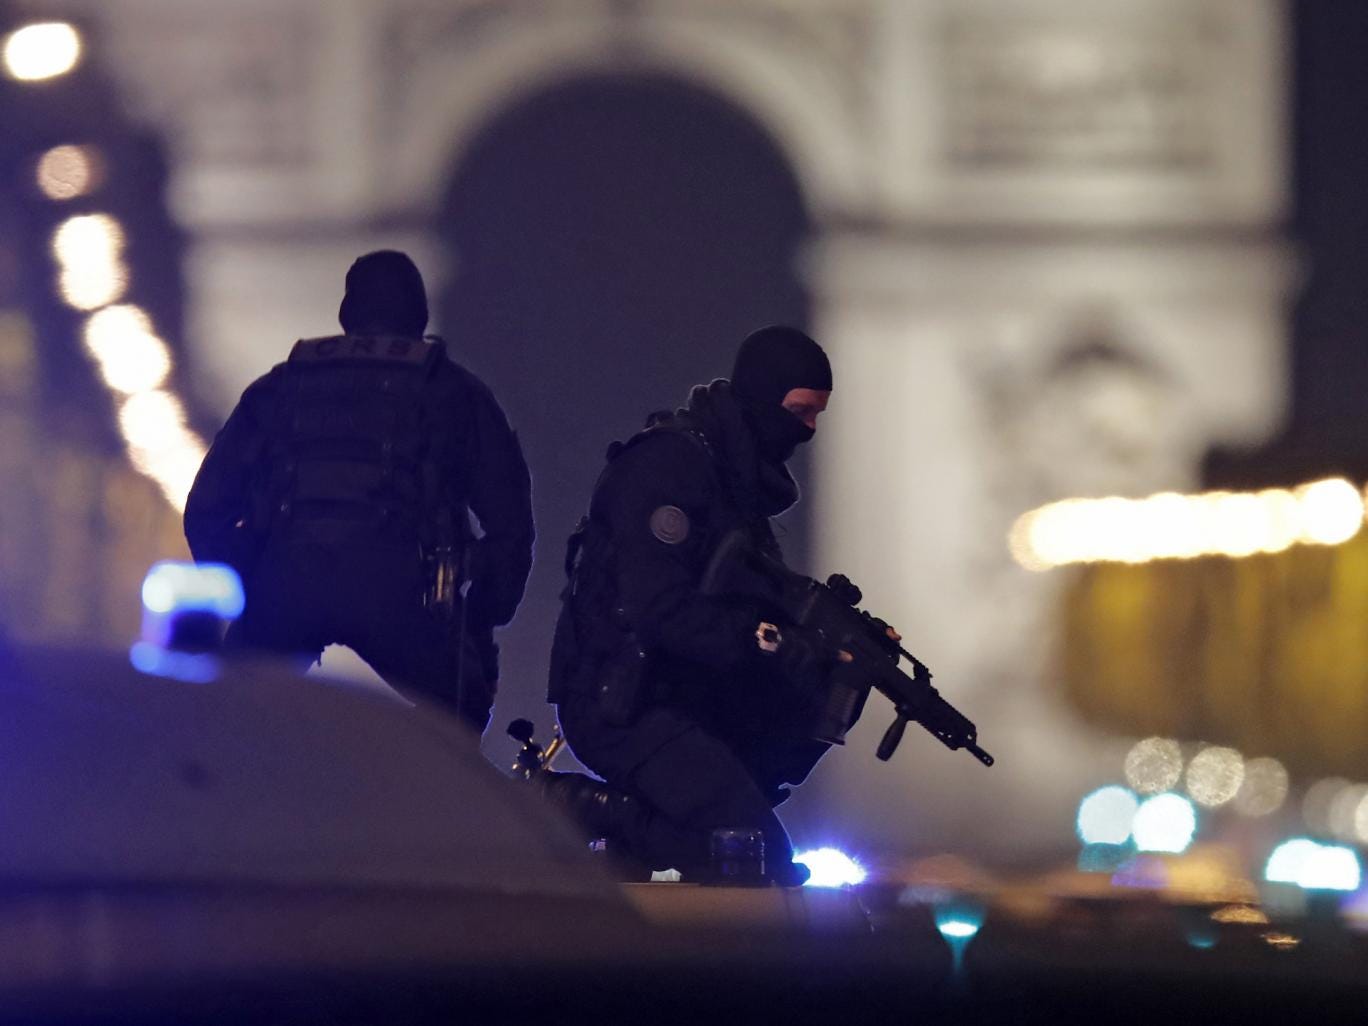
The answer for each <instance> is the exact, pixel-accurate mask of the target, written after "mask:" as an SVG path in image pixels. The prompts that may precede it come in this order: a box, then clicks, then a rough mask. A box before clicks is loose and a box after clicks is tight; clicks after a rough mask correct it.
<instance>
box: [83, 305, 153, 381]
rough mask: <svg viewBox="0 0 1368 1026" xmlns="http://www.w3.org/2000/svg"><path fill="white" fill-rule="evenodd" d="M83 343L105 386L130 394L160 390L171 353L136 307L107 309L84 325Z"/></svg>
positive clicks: (149, 321)
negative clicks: (98, 369) (97, 367)
mask: <svg viewBox="0 0 1368 1026" xmlns="http://www.w3.org/2000/svg"><path fill="white" fill-rule="evenodd" d="M85 344H86V348H87V349H88V350H89V351H90V354H91V356H93V357H94V358H95V361H96V363H97V364H98V365H99V368H100V374H101V376H102V377H103V378H104V381H105V384H106V385H108V386H109V387H110V388H112V389H113V390H114V391H116V392H122V393H123V394H125V395H132V394H133V393H135V392H149V391H152V390H153V389H156V388H160V387H161V386H162V385H163V384H165V382H166V378H167V376H168V375H169V374H170V373H171V351H170V350H169V349H168V348H167V346H166V343H165V342H163V341H162V340H161V339H160V338H158V337H157V336H156V335H155V334H154V333H153V331H152V321H151V320H150V319H149V318H148V316H147V314H146V313H144V312H143V310H141V309H140V308H139V307H136V306H110V307H106V308H105V309H103V310H101V311H99V312H98V313H96V314H93V315H92V316H91V318H90V320H88V321H87V322H86V328H85Z"/></svg>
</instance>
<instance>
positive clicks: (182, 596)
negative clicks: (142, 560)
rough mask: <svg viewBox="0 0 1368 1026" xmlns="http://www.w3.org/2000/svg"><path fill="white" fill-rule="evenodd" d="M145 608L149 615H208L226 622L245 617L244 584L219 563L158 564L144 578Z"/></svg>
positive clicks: (231, 571)
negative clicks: (181, 613)
mask: <svg viewBox="0 0 1368 1026" xmlns="http://www.w3.org/2000/svg"><path fill="white" fill-rule="evenodd" d="M142 600H143V607H144V608H145V609H146V610H147V611H148V612H149V613H156V614H159V615H165V614H167V613H173V612H194V611H200V610H203V611H206V612H211V613H214V614H216V615H218V616H221V617H223V618H224V619H228V620H231V619H235V618H236V617H238V616H241V615H242V610H243V606H244V599H243V593H242V582H241V581H240V580H239V579H238V575H237V573H236V572H235V571H234V570H233V569H232V567H228V566H224V565H222V564H220V563H201V564H195V563H182V562H177V561H172V560H167V561H165V562H161V563H156V564H154V565H153V567H152V569H150V570H149V571H148V572H147V576H146V577H145V578H143V586H142Z"/></svg>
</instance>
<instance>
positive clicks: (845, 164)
mask: <svg viewBox="0 0 1368 1026" xmlns="http://www.w3.org/2000/svg"><path fill="white" fill-rule="evenodd" d="M610 29H611V25H610V23H608V22H601V23H587V24H586V23H579V22H574V23H567V24H564V25H561V26H559V27H557V28H556V29H555V30H554V31H548V30H547V29H546V27H545V26H539V25H538V24H537V23H534V22H530V21H529V22H528V23H527V24H522V25H518V26H516V27H514V28H511V29H509V30H507V31H506V32H505V33H504V34H503V35H501V36H500V37H499V38H497V39H492V40H487V41H484V42H483V43H482V44H481V45H480V46H479V47H478V48H476V49H474V50H473V51H471V52H468V53H464V54H453V53H452V52H451V51H449V50H445V49H437V48H434V49H433V50H432V51H431V52H430V53H428V54H426V55H424V56H423V57H420V59H419V61H418V66H417V67H416V68H415V69H413V70H412V72H411V85H410V89H409V99H408V101H407V103H406V104H405V105H404V108H403V109H402V111H401V112H400V114H399V118H398V124H397V128H396V130H395V134H394V138H393V143H394V144H393V147H392V152H393V153H395V154H396V155H398V159H397V162H396V163H394V164H391V165H390V166H389V168H388V173H387V175H386V177H385V178H384V180H381V181H379V182H377V189H378V190H379V192H380V195H379V196H378V197H377V198H378V200H379V203H378V205H379V206H380V207H381V208H382V209H384V210H388V211H401V210H402V211H414V210H417V211H421V212H423V213H430V212H432V211H435V210H436V209H437V208H438V207H439V205H440V203H441V202H442V200H443V197H444V190H445V188H446V184H447V175H448V173H449V172H450V170H451V169H452V168H455V167H459V166H460V164H461V162H462V160H463V158H464V156H465V153H466V150H467V148H468V147H469V146H470V144H471V143H472V141H473V140H475V139H476V138H478V137H479V135H480V132H481V131H482V129H483V128H484V127H485V126H487V125H488V124H491V123H492V122H494V121H495V120H497V119H498V118H499V116H500V115H501V113H502V112H504V111H506V110H508V109H510V108H512V107H514V106H516V105H517V104H518V103H519V102H520V101H521V100H523V99H525V98H527V97H530V96H533V95H535V94H537V93H540V92H543V91H545V90H547V89H550V88H554V87H555V85H556V84H557V83H558V82H562V81H566V80H570V79H574V78H577V77H581V76H585V75H594V74H603V73H624V72H627V73H643V74H659V75H667V76H675V77H678V78H681V79H683V80H685V81H687V82H690V83H692V84H694V85H697V86H698V87H700V88H702V89H704V90H708V91H712V92H714V93H716V94H717V95H719V96H720V97H722V98H723V99H726V100H728V101H729V102H731V103H733V104H735V105H736V106H737V107H739V108H740V109H741V110H743V111H745V112H747V113H748V114H750V115H751V116H752V117H753V118H755V119H756V121H757V122H758V123H759V124H760V125H761V126H763V127H764V129H765V130H766V131H767V132H768V133H769V134H770V135H771V137H772V138H773V139H774V141H775V143H776V145H777V146H778V147H779V149H780V150H781V152H783V153H784V155H785V156H786V158H787V159H788V162H789V164H790V166H791V167H792V168H793V169H794V172H795V175H796V176H797V178H798V181H799V184H800V188H801V190H802V193H803V196H804V199H805V203H806V206H807V208H808V211H809V215H810V217H811V218H812V219H813V220H814V221H820V219H821V217H822V215H823V213H825V212H830V211H832V210H835V209H849V208H850V207H852V206H855V205H858V203H859V201H860V198H861V197H863V196H866V195H867V194H868V193H869V191H870V173H869V167H870V164H871V163H872V162H871V161H869V160H867V159H863V156H862V154H861V140H860V139H859V138H858V134H857V131H856V126H857V124H858V122H859V120H860V119H859V117H858V116H857V115H856V114H855V113H854V112H852V111H850V110H847V109H846V105H845V103H844V100H843V98H844V97H845V95H846V94H845V92H844V91H843V90H842V89H841V88H840V87H839V83H836V82H833V81H831V75H830V72H829V71H827V70H825V69H821V68H818V67H816V66H807V67H804V66H803V62H802V61H800V60H793V59H791V57H792V55H790V54H786V52H785V51H784V50H782V49H776V48H775V46H774V45H773V40H772V39H769V38H764V37H762V38H750V37H748V36H746V35H744V34H740V35H728V34H726V33H725V32H723V31H721V30H720V29H719V27H718V26H715V25H714V26H706V25H701V26H668V25H659V26H657V25H653V26H650V27H649V28H645V27H643V28H642V29H641V30H640V32H639V38H638V37H635V36H634V38H633V39H632V41H631V42H632V49H631V53H630V56H628V55H626V54H625V52H624V51H621V50H619V49H617V48H615V47H614V45H613V39H612V35H611V31H610ZM434 125H440V126H442V127H441V130H440V131H433V126H434Z"/></svg>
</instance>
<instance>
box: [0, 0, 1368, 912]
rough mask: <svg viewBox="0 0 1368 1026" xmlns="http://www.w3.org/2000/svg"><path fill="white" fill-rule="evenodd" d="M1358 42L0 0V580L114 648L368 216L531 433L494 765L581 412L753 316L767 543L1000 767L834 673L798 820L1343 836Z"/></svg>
mask: <svg viewBox="0 0 1368 1026" xmlns="http://www.w3.org/2000/svg"><path fill="white" fill-rule="evenodd" d="M1365 46H1368V9H1364V8H1363V7H1362V5H1359V4H1352V3H1342V4H1341V3H1313V2H1305V3H1290V2H1289V3H1283V2H1278V0H519V2H512V0H326V2H325V0H269V2H267V0H238V2H235V3H233V4H223V3H216V2H210V0H174V2H173V0H121V2H119V3H117V4H113V3H105V2H98V0H60V2H59V0H50V2H36V0H35V2H17V0H9V2H4V0H0V47H3V50H2V51H0V170H2V173H3V179H0V419H2V420H3V424H4V430H3V436H2V437H3V444H0V622H2V623H4V624H5V625H6V627H7V628H8V630H9V632H10V633H11V634H12V635H14V636H16V637H18V638H20V639H25V640H43V641H63V640H91V639H94V640H97V641H99V642H101V643H106V644H110V645H115V646H120V645H124V644H126V643H127V642H128V641H129V639H130V638H131V637H132V636H133V634H134V633H135V632H136V620H137V614H138V606H137V599H136V596H137V585H138V582H139V581H140V579H141V576H142V574H143V572H144V571H145V569H146V567H147V565H148V564H149V563H150V562H152V561H153V560H154V559H156V558H161V557H167V556H177V555H181V556H183V555H184V553H185V550H184V543H183V540H182V538H181V535H180V527H179V511H180V507H181V505H182V504H183V501H184V496H185V493H186V490H187V489H188V487H189V483H190V480H191V479H192V477H193V474H194V472H195V469H196V468H197V466H198V462H199V460H200V458H202V455H203V452H204V449H205V446H206V445H207V442H208V440H210V439H211V438H212V436H213V433H214V431H215V430H216V429H217V427H218V426H219V425H220V424H221V423H222V420H223V418H224V417H225V416H226V414H227V411H228V410H229V409H231V406H232V404H233V403H234V402H235V400H236V398H237V396H238V394H239V393H240V392H241V390H242V389H243V387H245V386H246V384H247V383H249V382H250V381H251V380H252V379H254V378H255V377H256V376H258V375H259V374H261V373H264V372H265V371H266V370H267V369H269V368H270V366H271V365H272V364H274V363H276V362H278V361H279V360H281V359H283V358H284V357H285V355H286V354H287V353H288V351H289V347H290V345H291V344H292V342H293V341H294V340H295V339H296V338H299V337H306V336H315V335H321V334H326V333H329V332H331V331H333V330H335V324H336V310H337V304H338V302H339V301H340V299H341V289H342V278H343V274H344V273H345V271H346V268H347V266H348V265H349V264H350V262H351V260H352V259H353V258H354V257H355V256H357V255H359V254H360V253H362V252H365V251H367V250H371V249H375V248H379V247H395V248H401V249H404V250H407V251H408V252H410V253H411V254H412V255H413V256H414V257H415V259H416V260H417V262H418V263H419V266H420V267H421V268H422V270H423V272H424V274H425V276H426V279H427V283H428V288H429V294H430V300H431V306H432V308H433V311H434V322H433V324H432V329H433V330H435V331H437V332H438V333H440V334H442V335H444V336H445V337H446V338H447V339H448V340H449V341H450V343H451V345H452V348H453V352H454V355H455V356H456V357H457V358H458V359H459V360H460V361H461V362H463V363H464V364H466V365H467V366H469V367H470V368H471V369H472V370H474V371H475V372H476V373H477V374H479V375H480V376H481V377H483V378H484V379H485V380H486V381H487V382H488V383H489V384H490V385H491V387H492V388H493V389H494V391H495V393H496V394H497V395H498V397H499V399H500V401H501V402H502V403H503V404H504V406H505V409H506V410H507V411H508V414H509V417H510V419H511V421H512V422H513V424H514V426H515V427H516V428H517V430H518V431H519V433H520V435H521V438H522V441H523V444H524V447H525V449H526V454H527V457H528V460H529V463H530V465H531V468H532V473H533V481H534V501H535V509H536V515H537V526H538V531H539V539H538V543H537V563H536V566H535V569H534V572H533V577H532V580H531V584H530V587H529V591H528V596H527V599H526V601H525V603H524V605H523V607H522V609H521V611H520V613H519V616H518V618H517V620H516V621H515V623H514V625H513V626H512V627H511V628H510V629H508V630H506V631H505V632H503V635H502V638H501V642H502V646H503V667H504V679H503V682H502V686H501V692H500V698H499V702H498V705H497V707H496V711H495V718H494V728H493V729H492V730H491V731H490V732H489V734H488V736H487V737H486V738H485V742H484V747H485V750H486V753H487V754H488V755H489V756H490V757H491V758H492V759H494V760H495V761H496V762H499V763H503V762H504V761H506V759H507V758H508V756H509V755H510V754H511V745H512V743H511V742H509V741H508V740H507V739H506V738H505V737H503V735H502V732H501V729H502V725H503V724H504V723H506V722H507V721H508V720H509V719H511V718H513V717H514V716H528V717H530V718H531V719H533V720H534V721H536V722H538V723H539V724H540V725H541V726H542V728H543V730H545V729H546V727H547V726H548V724H549V720H550V710H549V708H548V707H547V706H545V704H544V699H543V689H544V678H545V672H546V658H547V653H548V651H549V646H550V635H551V626H552V623H553V621H554V617H555V613H556V608H557V603H556V595H557V592H558V591H559V589H560V587H561V583H562V582H561V580H560V577H561V562H560V557H561V554H562V551H563V546H564V542H565V538H566V535H567V534H568V532H569V530H570V528H571V527H572V526H573V524H574V522H575V520H576V519H577V518H578V516H579V515H580V513H581V512H582V511H583V509H584V506H585V503H586V501H587V498H588V494H589V491H590V488H591V486H592V484H593V481H594V479H595V477H596V476H597V474H598V472H599V470H600V469H601V466H602V460H603V453H604V449H605V448H606V446H607V444H608V443H609V442H610V441H612V440H613V439H620V438H625V437H627V436H628V435H630V434H632V433H633V432H634V431H635V430H636V429H637V428H638V427H639V426H640V424H641V422H642V420H643V418H644V417H645V415H646V414H647V413H649V412H650V411H652V410H657V409H661V408H665V407H669V406H673V405H677V404H678V403H679V402H681V401H682V400H683V398H684V396H685V394H686V392H687V389H688V388H689V386H690V385H692V384H694V383H697V382H701V381H707V380H709V379H711V378H713V377H718V376H724V375H725V374H726V373H727V371H728V369H729V366H730V357H731V354H732V353H733V351H734V349H735V346H736V344H737V342H738V341H739V340H740V339H741V338H742V337H743V336H744V335H745V334H746V333H747V332H748V331H750V330H752V329H753V328H755V327H758V326H760V325H763V324H767V323H773V322H786V323H790V324H794V325H798V326H801V327H804V328H805V329H807V330H808V331H809V332H810V333H811V334H813V335H814V336H815V337H816V338H817V339H818V340H819V341H821V342H822V343H823V345H824V346H826V348H827V349H828V351H829V353H830V354H831V356H832V360H833V363H834V366H835V376H836V391H835V395H834V398H833V402H832V405H831V409H830V412H829V413H827V415H826V416H825V417H824V418H823V423H822V431H821V434H820V437H819V439H818V440H817V441H816V443H815V444H814V445H813V446H811V447H810V448H811V450H812V451H811V452H810V453H807V454H805V457H804V462H803V464H802V465H801V466H800V467H799V469H798V476H799V478H800V480H801V481H802V483H803V484H804V487H805V491H806V498H805V501H804V502H803V503H801V504H800V506H799V507H798V508H797V510H796V511H795V512H794V513H793V514H791V515H790V516H789V517H787V518H786V520H785V523H784V537H783V541H784V544H785V547H786V549H787V551H788V553H789V556H790V561H791V562H792V563H793V564H794V565H795V566H796V567H798V568H800V569H803V570H805V571H807V572H809V573H812V574H814V575H816V576H820V577H825V576H826V574H828V573H830V572H832V571H837V570H839V571H842V572H844V573H846V574H848V575H849V576H850V577H852V578H853V579H854V580H855V581H856V582H857V583H858V584H859V585H860V586H861V587H862V588H863V590H864V594H865V599H866V603H867V605H868V606H869V607H870V608H871V609H872V610H873V611H875V612H876V613H878V614H879V615H880V616H882V617H884V618H885V619H888V620H889V621H891V622H893V623H894V624H896V625H897V626H898V627H899V628H900V629H901V631H902V633H903V634H904V635H905V637H906V638H907V642H908V644H909V647H910V648H911V649H912V650H913V651H915V652H916V653H917V654H918V656H919V657H920V658H921V659H923V660H924V661H925V662H927V663H928V664H929V665H930V666H931V668H932V669H933V670H934V671H936V673H937V678H936V679H937V683H938V685H939V686H940V688H941V690H942V692H943V693H944V694H945V695H946V697H948V698H949V699H950V700H951V701H952V702H953V703H954V704H955V705H957V706H958V707H959V708H961V709H962V710H963V711H964V712H965V713H966V714H967V715H969V716H970V718H972V719H974V720H975V721H976V722H977V724H978V726H979V731H980V741H981V743H982V744H983V745H984V747H986V748H987V749H988V750H989V751H991V752H992V753H993V754H994V755H995V756H996V757H997V760H998V761H997V765H996V766H995V767H994V768H992V769H985V768H984V767H982V766H980V765H978V764H977V763H975V762H974V761H973V760H972V759H970V758H968V757H967V756H966V755H964V753H962V752H961V753H952V752H949V751H946V750H945V749H943V748H942V747H941V746H939V745H938V744H936V743H935V742H934V741H933V740H932V739H930V738H929V737H927V736H925V735H922V734H920V733H919V732H916V731H915V730H914V732H913V733H912V734H909V737H908V739H907V741H906V742H905V743H904V745H903V747H902V749H901V750H900V751H899V752H898V754H897V756H896V757H895V758H894V760H893V761H892V762H891V763H888V764H882V763H879V762H877V761H876V760H875V758H874V754H873V753H874V749H875V747H876V744H877V741H878V738H879V736H880V734H881V732H882V731H883V729H884V727H885V726H886V724H887V720H888V718H889V713H890V710H889V709H888V707H887V704H886V703H884V702H883V701H882V699H880V698H879V697H877V696H876V697H874V698H873V699H871V701H870V703H869V707H868V709H867V711H866V713H865V716H864V721H863V722H862V723H861V725H860V726H859V728H857V729H856V730H855V731H854V732H853V733H852V735H851V737H850V739H849V742H848V744H847V746H846V748H844V749H841V750H837V751H835V752H833V753H831V754H830V755H829V756H828V757H827V758H826V760H825V761H824V762H823V763H822V764H821V765H820V766H819V768H818V770H817V771H816V773H815V774H814V776H813V778H812V780H811V781H810V782H809V783H808V784H807V785H805V786H804V787H803V788H802V789H801V791H800V792H799V793H798V794H797V795H796V797H795V798H794V799H793V800H792V801H791V802H790V804H789V805H788V806H786V807H785V809H784V814H785V819H786V822H787V823H788V825H789V826H790V829H791V830H792V831H793V833H794V834H795V837H796V839H797V840H798V841H799V843H800V844H801V845H805V846H816V845H820V844H838V845H840V846H842V847H844V848H846V849H848V850H854V851H856V852H858V853H860V854H861V855H862V856H863V857H865V858H866V859H867V860H870V859H879V858H894V857H924V856H934V855H939V854H945V853H950V854H953V855H955V856H956V857H958V858H962V859H963V860H965V862H967V863H968V864H971V865H973V866H975V867H983V868H984V871H989V870H992V871H997V870H1003V871H1010V870H1012V869H1014V868H1021V867H1031V866H1037V867H1038V866H1050V865H1057V864H1066V863H1067V864H1072V863H1074V862H1075V861H1076V860H1082V864H1084V865H1085V866H1086V865H1096V866H1098V867H1102V868H1105V867H1107V866H1112V865H1115V864H1118V861H1119V860H1122V859H1124V858H1125V857H1127V856H1129V855H1133V854H1134V853H1135V852H1136V851H1160V852H1163V851H1168V852H1178V851H1188V852H1189V853H1190V855H1191V857H1192V858H1194V859H1196V860H1197V864H1198V865H1199V866H1206V867H1208V868H1209V869H1210V872H1211V873H1214V874H1216V876H1217V877H1221V876H1222V875H1224V876H1227V877H1228V876H1240V875H1242V874H1244V875H1248V874H1257V873H1259V872H1261V871H1262V870H1263V868H1264V867H1265V866H1266V864H1267V861H1268V859H1269V857H1270V854H1271V853H1272V852H1273V850H1274V848H1275V846H1276V845H1277V844H1279V843H1280V842H1282V841H1284V840H1287V839H1289V838H1293V837H1309V838H1315V839H1317V840H1318V841H1319V842H1322V843H1324V844H1331V843H1333V844H1337V845H1343V846H1346V847H1347V848H1348V849H1350V850H1354V851H1357V850H1358V849H1359V848H1360V847H1361V846H1362V845H1364V844H1368V756H1365V754H1364V752H1365V751H1366V750H1368V748H1365V746H1364V745H1363V744H1362V743H1361V739H1362V737H1363V735H1364V733H1365V730H1368V628H1366V627H1365V625H1366V624H1368V538H1365V532H1363V531H1362V530H1361V527H1362V523H1363V519H1364V501H1363V490H1362V489H1363V485H1364V483H1365V481H1368V442H1366V441H1365V438H1364V433H1363V431H1362V424H1361V414H1360V404H1361V401H1362V398H1361V397H1362V396H1363V395H1364V392H1365V387H1366V386H1368V346H1365V341H1366V340H1365V330H1366V329H1365V327H1364V314H1365V312H1366V311H1368V297H1366V296H1365V292H1364V290H1363V289H1362V288H1361V287H1360V273H1361V271H1360V269H1361V267H1362V265H1363V263H1364V258H1365V257H1368V230H1366V229H1368V199H1365V189H1364V187H1363V183H1364V182H1365V181H1368V174H1366V173H1365V172H1368V141H1365V139H1364V137H1363V134H1362V132H1361V131H1359V126H1358V112H1359V109H1360V107H1361V105H1362V104H1363V103H1364V101H1365V98H1368V66H1365V64H1364V62H1363V61H1362V59H1361V55H1362V53H1363V52H1364V48H1365ZM1087 500H1094V501H1087ZM1096 500H1105V501H1096ZM1125 500H1130V501H1125ZM325 665H326V668H328V669H329V670H332V671H334V672H339V673H348V674H352V673H355V674H360V675H362V676H364V675H365V671H364V668H363V667H360V668H358V666H357V665H356V663H355V661H354V660H353V661H349V660H348V659H347V658H346V655H345V653H340V652H334V651H330V652H329V654H328V656H327V658H326V660H325ZM1354 859H1355V862H1354V864H1355V866H1357V856H1356V855H1355V856H1354ZM1090 860H1091V861H1090ZM1203 860H1205V861H1203ZM1327 865H1328V863H1327ZM1336 865H1340V863H1336ZM1352 883H1353V887H1357V885H1358V877H1357V869H1355V872H1354V876H1353V880H1352ZM1350 889H1352V888H1350Z"/></svg>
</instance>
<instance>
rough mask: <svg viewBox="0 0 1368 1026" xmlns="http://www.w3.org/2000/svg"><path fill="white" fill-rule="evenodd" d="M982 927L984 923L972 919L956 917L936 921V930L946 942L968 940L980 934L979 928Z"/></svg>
mask: <svg viewBox="0 0 1368 1026" xmlns="http://www.w3.org/2000/svg"><path fill="white" fill-rule="evenodd" d="M982 925H983V924H982V923H976V922H974V921H973V920H971V919H958V918H954V917H950V918H946V919H940V918H937V919H936V929H937V930H939V931H940V932H941V936H942V937H944V938H945V939H946V940H968V939H969V938H970V937H972V936H974V934H976V933H978V932H979V927H980V926H982Z"/></svg>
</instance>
